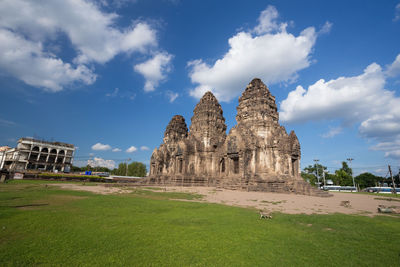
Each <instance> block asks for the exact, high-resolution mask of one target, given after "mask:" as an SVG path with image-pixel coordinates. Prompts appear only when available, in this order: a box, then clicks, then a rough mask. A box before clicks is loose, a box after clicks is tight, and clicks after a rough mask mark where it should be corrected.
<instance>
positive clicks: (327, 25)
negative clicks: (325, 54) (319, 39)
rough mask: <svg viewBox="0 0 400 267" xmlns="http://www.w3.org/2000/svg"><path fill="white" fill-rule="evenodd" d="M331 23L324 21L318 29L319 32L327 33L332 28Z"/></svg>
mask: <svg viewBox="0 0 400 267" xmlns="http://www.w3.org/2000/svg"><path fill="white" fill-rule="evenodd" d="M332 25H333V24H332V23H331V22H329V21H327V22H325V24H324V26H322V28H321V30H319V32H318V33H319V34H324V33H329V32H330V31H331V29H332Z"/></svg>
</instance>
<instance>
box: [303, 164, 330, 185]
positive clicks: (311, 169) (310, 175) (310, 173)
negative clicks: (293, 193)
mask: <svg viewBox="0 0 400 267" xmlns="http://www.w3.org/2000/svg"><path fill="white" fill-rule="evenodd" d="M326 169H327V167H326V166H323V165H321V164H314V165H308V166H307V167H305V168H304V169H303V171H302V172H301V177H303V179H304V180H306V181H308V182H309V183H310V184H311V185H316V184H317V182H318V179H317V171H318V176H319V181H320V182H322V173H323V172H324V171H326Z"/></svg>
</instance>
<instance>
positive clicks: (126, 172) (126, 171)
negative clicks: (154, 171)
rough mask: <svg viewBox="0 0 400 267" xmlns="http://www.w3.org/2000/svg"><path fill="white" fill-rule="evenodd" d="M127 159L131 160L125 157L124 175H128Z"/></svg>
mask: <svg viewBox="0 0 400 267" xmlns="http://www.w3.org/2000/svg"><path fill="white" fill-rule="evenodd" d="M129 161H131V158H127V159H126V161H125V164H126V166H125V167H126V168H125V176H128V162H129Z"/></svg>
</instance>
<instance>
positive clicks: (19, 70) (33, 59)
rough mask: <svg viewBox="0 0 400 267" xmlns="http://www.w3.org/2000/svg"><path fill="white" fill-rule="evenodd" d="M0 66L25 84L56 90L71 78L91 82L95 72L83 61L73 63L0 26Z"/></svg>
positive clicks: (74, 80) (72, 81)
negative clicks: (83, 63)
mask: <svg viewBox="0 0 400 267" xmlns="http://www.w3.org/2000/svg"><path fill="white" fill-rule="evenodd" d="M0 69H1V70H2V71H3V72H5V73H7V74H9V75H11V76H14V77H16V78H18V79H20V80H22V81H24V82H25V83H26V84H29V85H32V86H36V87H42V88H44V89H45V90H47V91H53V92H57V91H60V90H62V89H63V87H64V86H67V85H70V84H72V83H74V82H81V83H84V84H92V83H93V82H94V81H95V80H96V75H95V74H94V73H93V72H92V70H90V69H89V68H87V67H86V66H85V65H82V64H78V65H76V66H72V65H71V64H69V63H65V62H63V61H62V60H61V59H59V58H56V57H55V56H53V55H52V54H50V53H46V52H44V51H43V46H42V44H41V43H38V42H33V41H29V40H27V39H25V38H24V37H22V36H19V35H17V34H15V33H14V32H12V31H9V30H6V29H1V28H0Z"/></svg>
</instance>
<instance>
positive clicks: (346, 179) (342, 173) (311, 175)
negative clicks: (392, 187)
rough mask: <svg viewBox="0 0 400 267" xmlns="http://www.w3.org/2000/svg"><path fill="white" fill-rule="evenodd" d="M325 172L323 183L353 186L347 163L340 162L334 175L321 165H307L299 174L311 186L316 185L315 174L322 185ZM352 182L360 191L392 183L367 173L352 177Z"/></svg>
mask: <svg viewBox="0 0 400 267" xmlns="http://www.w3.org/2000/svg"><path fill="white" fill-rule="evenodd" d="M324 172H325V181H327V180H331V181H332V182H333V184H334V185H340V186H352V185H353V178H352V175H353V170H352V169H351V168H350V167H349V165H348V164H347V162H345V161H343V162H342V167H341V168H340V169H338V170H336V171H335V173H328V172H327V167H326V166H323V165H321V164H315V165H309V166H307V167H305V168H304V169H303V171H302V172H301V177H303V179H304V180H306V181H308V182H309V183H310V184H312V185H316V184H317V183H318V179H317V173H318V177H319V182H320V183H321V185H322V184H323V182H324V181H323V173H324ZM393 178H394V180H395V183H396V184H399V183H400V180H399V175H398V174H397V175H395V176H394V177H393ZM354 182H355V184H356V185H358V186H359V187H360V188H361V189H363V188H366V187H374V186H377V185H379V184H382V183H388V184H389V183H392V179H391V178H390V177H389V178H385V177H381V176H377V175H374V174H372V173H369V172H364V173H361V174H359V175H357V176H355V177H354Z"/></svg>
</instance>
